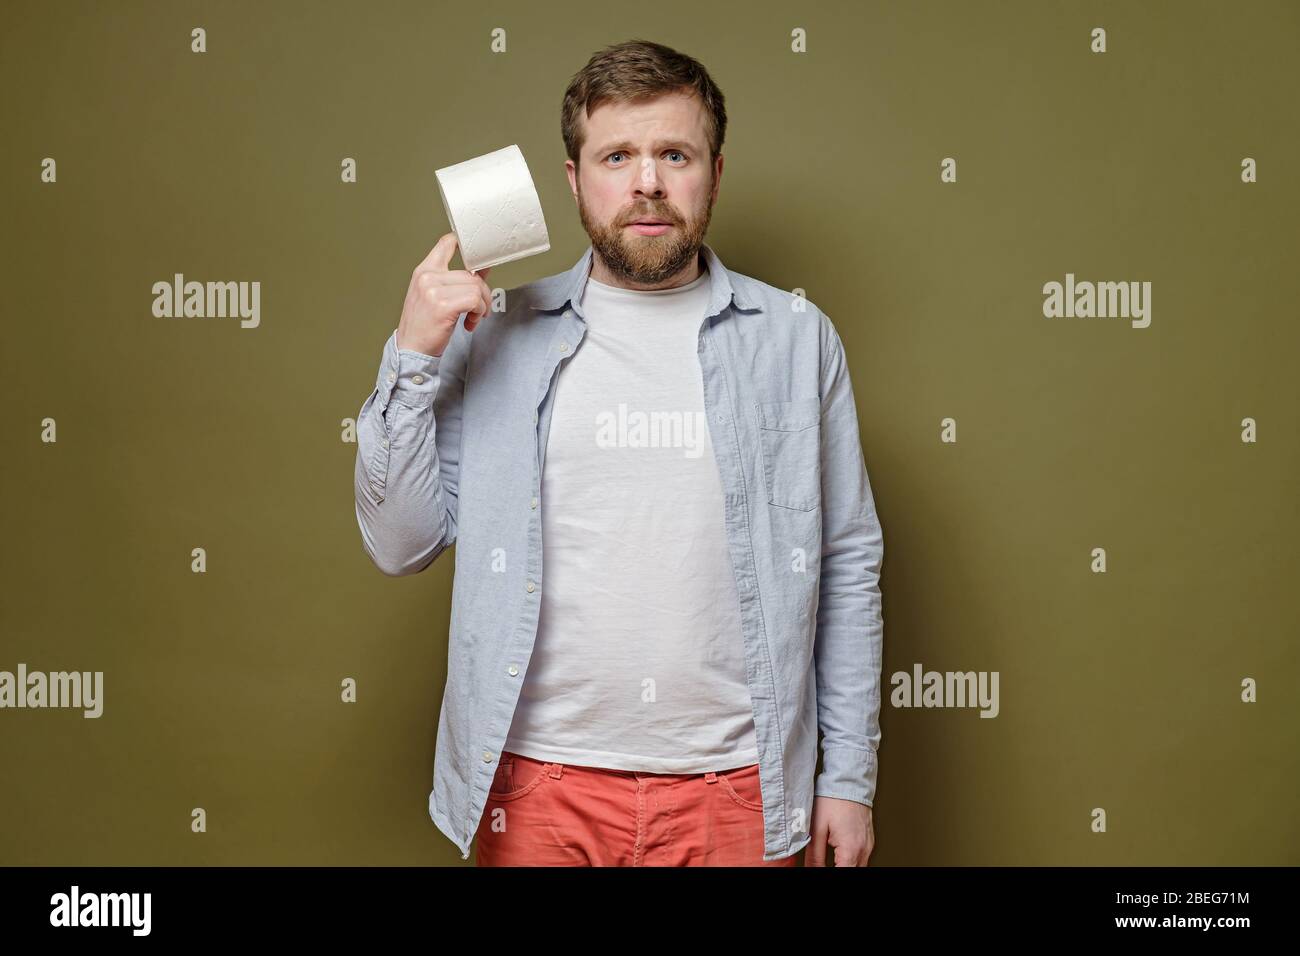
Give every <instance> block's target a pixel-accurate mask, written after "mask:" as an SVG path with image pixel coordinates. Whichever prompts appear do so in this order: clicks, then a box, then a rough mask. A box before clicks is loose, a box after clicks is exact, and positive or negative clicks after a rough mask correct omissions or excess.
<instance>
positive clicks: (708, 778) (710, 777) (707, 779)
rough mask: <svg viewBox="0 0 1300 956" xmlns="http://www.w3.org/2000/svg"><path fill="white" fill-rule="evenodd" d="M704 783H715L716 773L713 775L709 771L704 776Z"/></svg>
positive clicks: (716, 780)
mask: <svg viewBox="0 0 1300 956" xmlns="http://www.w3.org/2000/svg"><path fill="white" fill-rule="evenodd" d="M704 782H705V783H717V782H718V775H717V774H716V773H714V772H713V771H712V770H710V771H709V772H708V773H706V774H705V775H704Z"/></svg>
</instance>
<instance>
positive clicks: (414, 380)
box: [411, 375, 424, 385]
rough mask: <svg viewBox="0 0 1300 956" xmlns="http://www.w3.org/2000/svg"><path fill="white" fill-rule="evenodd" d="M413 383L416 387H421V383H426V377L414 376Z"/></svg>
mask: <svg viewBox="0 0 1300 956" xmlns="http://www.w3.org/2000/svg"><path fill="white" fill-rule="evenodd" d="M411 381H412V382H414V383H415V384H416V385H419V384H420V383H421V382H423V381H424V376H423V375H412V376H411Z"/></svg>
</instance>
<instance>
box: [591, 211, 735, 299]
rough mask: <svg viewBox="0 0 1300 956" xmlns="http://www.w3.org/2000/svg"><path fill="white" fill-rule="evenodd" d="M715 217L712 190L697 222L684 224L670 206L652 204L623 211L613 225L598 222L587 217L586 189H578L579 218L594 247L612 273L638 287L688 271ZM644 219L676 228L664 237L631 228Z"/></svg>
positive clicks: (688, 221) (692, 220) (689, 220)
mask: <svg viewBox="0 0 1300 956" xmlns="http://www.w3.org/2000/svg"><path fill="white" fill-rule="evenodd" d="M712 216H713V191H712V190H710V191H709V204H708V205H707V206H706V207H705V208H704V209H703V211H702V212H701V213H700V214H699V215H698V216H696V217H695V218H693V219H688V220H685V221H683V220H682V217H681V215H680V214H679V213H678V212H677V210H675V209H673V208H672V207H671V206H669V205H668V204H667V203H655V202H653V201H648V202H647V203H646V204H644V205H641V206H637V207H636V209H635V210H632V211H622V212H620V213H619V214H618V216H617V217H615V219H614V221H613V222H612V223H598V222H596V221H595V220H593V219H592V218H591V217H590V216H589V215H588V214H587V207H586V204H585V203H583V201H582V189H581V187H579V189H578V217H579V218H580V219H581V220H582V227H583V228H584V229H585V230H587V235H588V236H589V237H590V238H591V245H592V248H593V249H594V250H595V251H596V254H597V255H599V256H600V258H601V260H602V261H603V262H604V263H605V266H606V268H608V269H609V271H610V272H611V273H613V274H614V275H615V276H617V277H618V278H620V279H623V280H624V281H627V282H632V283H635V284H638V285H656V284H658V283H660V282H663V281H664V280H665V279H667V278H668V277H670V276H673V275H676V274H677V273H679V272H681V271H682V270H683V269H684V268H686V266H687V265H688V264H689V263H690V261H691V260H692V259H693V258H695V257H696V256H698V255H699V254H700V247H701V246H702V245H703V244H704V234H705V233H706V232H708V229H709V220H710V219H711V218H712ZM641 218H655V219H666V220H667V221H668V222H670V223H672V228H671V229H669V230H668V231H667V232H666V233H664V234H663V235H661V236H642V235H638V234H637V233H636V232H635V231H634V230H632V229H629V228H627V225H626V224H627V223H630V222H635V221H636V220H637V219H641Z"/></svg>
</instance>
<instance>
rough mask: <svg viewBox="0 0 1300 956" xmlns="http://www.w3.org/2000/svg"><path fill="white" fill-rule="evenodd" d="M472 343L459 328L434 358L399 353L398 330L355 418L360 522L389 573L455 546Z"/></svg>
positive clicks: (366, 542) (423, 564) (409, 570)
mask: <svg viewBox="0 0 1300 956" xmlns="http://www.w3.org/2000/svg"><path fill="white" fill-rule="evenodd" d="M462 319H463V316H462ZM468 336H469V333H468V332H465V331H464V326H463V325H462V324H460V322H458V323H457V326H456V328H455V330H454V331H453V333H452V337H451V340H450V341H449V342H448V343H447V347H446V349H444V350H443V353H442V355H441V356H436V355H426V354H424V353H422V352H416V351H413V350H411V349H399V348H398V347H397V331H396V330H394V331H393V333H392V334H391V335H390V336H389V337H388V341H387V342H386V343H385V344H384V351H383V356H382V358H381V360H380V363H379V374H378V376H377V378H376V381H375V387H374V389H373V390H372V391H371V393H370V395H369V396H368V397H367V398H366V400H365V403H364V404H363V405H362V406H361V411H360V413H359V414H358V416H357V460H356V468H355V472H354V486H355V494H356V514H357V523H358V525H359V526H360V529H361V541H362V546H363V547H364V548H365V551H366V554H367V555H369V556H370V559H371V561H373V562H374V564H375V566H376V567H378V568H379V569H380V570H381V571H383V572H384V573H385V574H388V575H393V576H399V575H406V574H415V573H417V572H419V571H423V570H424V569H425V568H427V567H428V566H429V565H430V564H432V563H433V561H434V560H435V559H436V558H437V557H438V555H440V554H441V553H442V552H443V551H445V550H446V549H447V548H448V547H450V546H451V544H452V543H453V542H454V541H455V539H456V506H457V489H458V487H459V472H460V460H459V459H460V426H461V399H462V397H463V394H464V369H465V361H466V353H467V350H468V342H467V341H466V340H467V339H468Z"/></svg>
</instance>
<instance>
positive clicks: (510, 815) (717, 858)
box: [475, 751, 800, 866]
mask: <svg viewBox="0 0 1300 956" xmlns="http://www.w3.org/2000/svg"><path fill="white" fill-rule="evenodd" d="M476 843H477V852H476V857H475V860H476V862H477V864H478V865H479V866H797V865H798V861H799V855H800V854H799V853H798V852H796V853H794V854H793V855H791V856H788V857H785V858H783V859H780V860H764V859H763V796H762V792H761V790H760V788H759V783H758V764H750V765H749V766H747V767H739V768H736V769H734V770H723V771H719V772H716V773H695V774H666V773H640V772H637V771H632V770H608V769H605V768H603V767H583V766H576V765H574V764H562V763H551V762H547V761H542V760H534V759H533V758H532V757H525V756H523V755H521V754H516V753H512V752H510V751H505V752H504V753H502V755H501V762H500V764H499V765H498V767H497V771H496V776H495V777H494V778H493V780H492V785H491V788H490V790H489V793H488V799H487V805H486V807H485V808H484V810H483V819H482V820H481V822H480V823H479V827H478V833H477V836H476Z"/></svg>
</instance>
